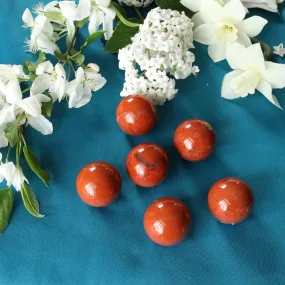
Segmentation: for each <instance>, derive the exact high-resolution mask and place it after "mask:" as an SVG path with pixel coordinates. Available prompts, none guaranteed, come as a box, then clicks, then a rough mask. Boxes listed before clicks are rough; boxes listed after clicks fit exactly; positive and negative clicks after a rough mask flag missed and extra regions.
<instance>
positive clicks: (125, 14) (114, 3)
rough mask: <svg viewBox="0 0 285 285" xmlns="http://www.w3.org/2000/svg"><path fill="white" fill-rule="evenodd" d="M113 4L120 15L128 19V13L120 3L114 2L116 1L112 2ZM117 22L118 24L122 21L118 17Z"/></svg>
mask: <svg viewBox="0 0 285 285" xmlns="http://www.w3.org/2000/svg"><path fill="white" fill-rule="evenodd" d="M112 4H113V6H115V7H116V9H117V10H119V12H120V14H121V15H122V16H123V17H124V18H125V19H126V18H127V13H126V11H125V9H124V7H123V6H121V5H120V4H119V3H117V2H114V1H113V2H112ZM116 21H117V22H119V21H120V19H119V18H118V17H117V16H116Z"/></svg>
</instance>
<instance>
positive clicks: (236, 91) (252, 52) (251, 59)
mask: <svg viewBox="0 0 285 285" xmlns="http://www.w3.org/2000/svg"><path fill="white" fill-rule="evenodd" d="M226 59H227V61H228V63H229V65H230V66H231V68H232V69H234V71H232V72H230V73H229V74H227V75H226V76H225V78H224V80H223V85H222V97H223V98H226V99H235V98H239V97H245V96H247V95H248V94H254V93H255V91H256V90H258V91H259V92H260V93H262V94H263V95H264V96H265V97H266V98H267V99H268V100H269V101H270V102H271V103H273V104H274V105H275V106H277V107H278V108H281V107H280V105H279V103H278V101H277V99H276V97H275V96H274V95H273V94H272V89H276V88H278V89H280V88H284V87H285V76H284V74H285V65H284V64H278V63H273V62H269V61H264V57H263V54H262V50H261V46H260V44H254V45H252V46H250V47H248V48H245V47H244V46H243V45H241V44H238V43H235V44H233V45H231V46H230V47H229V48H228V50H227V53H226Z"/></svg>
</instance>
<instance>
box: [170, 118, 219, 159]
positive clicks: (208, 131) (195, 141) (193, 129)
mask: <svg viewBox="0 0 285 285" xmlns="http://www.w3.org/2000/svg"><path fill="white" fill-rule="evenodd" d="M174 145H175V148H176V149H177V151H178V152H179V154H180V155H181V156H182V157H183V158H184V159H186V160H188V161H201V160H204V159H206V158H207V157H208V156H209V155H211V153H212V152H213V150H214V147H215V133H214V131H213V129H212V127H211V126H210V125H209V124H208V123H207V122H205V121H202V120H198V119H193V120H187V121H185V122H183V123H182V124H181V125H179V126H178V128H177V129H176V131H175V133H174Z"/></svg>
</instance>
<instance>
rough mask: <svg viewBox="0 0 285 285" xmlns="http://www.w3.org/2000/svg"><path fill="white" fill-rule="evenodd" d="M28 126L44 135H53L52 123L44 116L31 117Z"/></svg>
mask: <svg viewBox="0 0 285 285" xmlns="http://www.w3.org/2000/svg"><path fill="white" fill-rule="evenodd" d="M28 124H29V125H30V126H31V127H32V128H34V129H35V130H37V131H39V132H41V133H42V134H43V135H50V134H52V133H53V126H52V123H51V122H50V121H49V120H48V119H47V118H45V117H44V116H42V115H41V116H39V117H29V118H28Z"/></svg>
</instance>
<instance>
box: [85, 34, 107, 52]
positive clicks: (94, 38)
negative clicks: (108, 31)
mask: <svg viewBox="0 0 285 285" xmlns="http://www.w3.org/2000/svg"><path fill="white" fill-rule="evenodd" d="M104 33H105V31H98V32H95V33H93V34H92V35H90V36H89V37H88V38H87V39H86V42H85V43H84V45H83V46H82V47H81V48H80V51H83V50H84V49H85V48H86V47H87V46H88V45H90V44H91V43H92V42H93V41H95V40H96V39H97V38H99V37H100V36H101V35H103V34H104Z"/></svg>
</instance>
